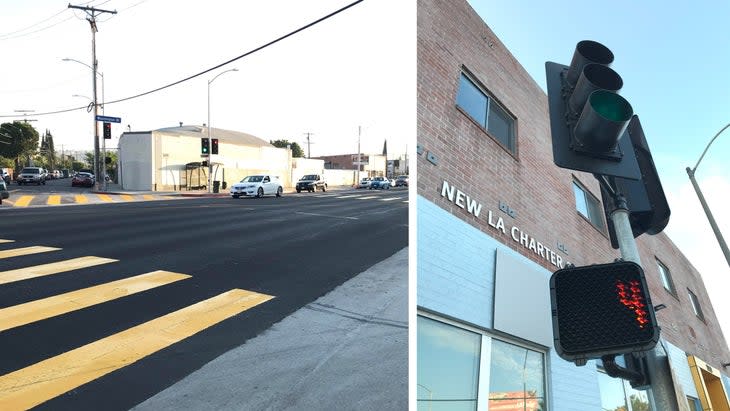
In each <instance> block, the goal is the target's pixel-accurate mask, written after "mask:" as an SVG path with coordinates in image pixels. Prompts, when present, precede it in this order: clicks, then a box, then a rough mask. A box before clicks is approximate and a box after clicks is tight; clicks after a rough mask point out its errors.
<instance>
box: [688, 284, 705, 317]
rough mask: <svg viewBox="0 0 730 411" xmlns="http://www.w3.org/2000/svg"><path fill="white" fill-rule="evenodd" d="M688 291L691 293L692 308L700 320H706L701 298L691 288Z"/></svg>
mask: <svg viewBox="0 0 730 411" xmlns="http://www.w3.org/2000/svg"><path fill="white" fill-rule="evenodd" d="M687 292H688V293H689V301H690V302H691V303H692V310H694V312H695V315H696V316H697V318H699V319H700V320H702V321H705V316H704V314H702V307H701V306H700V300H699V299H698V298H697V296H696V295H695V293H693V292H692V290H690V289H689V288H688V289H687Z"/></svg>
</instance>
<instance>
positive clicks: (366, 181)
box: [357, 177, 373, 188]
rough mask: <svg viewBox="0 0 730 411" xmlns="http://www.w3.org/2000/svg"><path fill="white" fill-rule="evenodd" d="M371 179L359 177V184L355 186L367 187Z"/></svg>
mask: <svg viewBox="0 0 730 411" xmlns="http://www.w3.org/2000/svg"><path fill="white" fill-rule="evenodd" d="M372 181H373V180H372V179H371V178H370V177H364V178H361V179H360V184H358V185H357V188H369V187H370V183H371V182H372Z"/></svg>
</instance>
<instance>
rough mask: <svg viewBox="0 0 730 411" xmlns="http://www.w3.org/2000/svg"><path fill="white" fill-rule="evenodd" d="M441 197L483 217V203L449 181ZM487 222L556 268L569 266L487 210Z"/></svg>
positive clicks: (528, 236) (443, 188) (548, 249)
mask: <svg viewBox="0 0 730 411" xmlns="http://www.w3.org/2000/svg"><path fill="white" fill-rule="evenodd" d="M441 196H442V197H444V198H446V199H448V200H449V201H451V202H452V203H454V204H456V205H457V206H458V207H460V208H462V209H464V210H466V211H467V212H468V213H469V214H472V215H474V217H477V218H479V216H480V215H483V214H482V209H483V208H484V207H483V206H482V204H481V203H479V202H478V201H476V200H474V199H473V198H471V197H470V196H469V195H467V194H466V193H464V192H463V191H461V190H458V189H456V187H454V186H453V185H450V184H449V183H448V182H447V181H444V183H443V186H441ZM482 218H484V217H482ZM486 220H487V224H489V226H491V227H492V228H493V229H495V230H497V231H500V232H501V233H502V234H503V235H509V236H510V237H511V238H512V240H513V241H514V242H516V243H518V244H520V245H521V246H523V247H524V248H526V249H528V250H530V251H532V252H533V253H535V254H536V255H538V256H540V257H541V258H543V259H545V261H548V262H549V263H550V264H552V265H554V266H555V267H558V268H564V267H565V265H566V264H569V262H568V261H565V260H563V257H562V256H560V255H558V254H557V253H556V252H555V251H554V250H551V249H550V248H548V247H547V246H545V244H543V243H542V242H540V241H538V240H536V239H535V238H534V237H532V236H531V235H529V234H528V233H526V232H524V231H522V230H520V228H519V227H517V226H516V225H512V226H510V227H508V226H506V225H505V223H504V219H503V218H502V217H501V216H496V215H495V214H494V213H493V212H492V210H487V213H486Z"/></svg>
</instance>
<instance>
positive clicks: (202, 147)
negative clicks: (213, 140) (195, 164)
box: [200, 137, 210, 154]
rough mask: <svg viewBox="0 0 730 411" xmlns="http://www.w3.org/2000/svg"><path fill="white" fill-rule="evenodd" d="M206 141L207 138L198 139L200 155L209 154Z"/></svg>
mask: <svg viewBox="0 0 730 411" xmlns="http://www.w3.org/2000/svg"><path fill="white" fill-rule="evenodd" d="M208 143H209V142H208V139H207V138H205V137H204V138H201V139H200V153H201V154H208V153H210V146H208Z"/></svg>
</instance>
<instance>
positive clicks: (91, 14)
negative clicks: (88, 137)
mask: <svg viewBox="0 0 730 411" xmlns="http://www.w3.org/2000/svg"><path fill="white" fill-rule="evenodd" d="M68 8H70V9H79V10H83V11H85V12H86V14H87V15H88V17H87V18H86V20H87V21H88V22H89V24H90V25H91V65H92V66H91V71H92V73H91V77H92V81H93V86H92V87H93V90H94V117H93V119H92V120H93V121H94V133H93V134H94V166H93V169H94V175H95V176H96V183H95V189H96V190H98V189H99V184H100V183H99V178H100V176H101V179H102V182H103V181H104V176H103V175H101V172H100V171H101V164H100V162H99V124H98V122H97V121H96V116H97V115H98V114H99V104H98V101H97V98H96V88H97V87H96V76H97V73H98V70H97V67H98V64H99V62H98V61H96V32H97V31H99V30H98V29H97V27H96V16H98V15H99V14H101V13H111V14H117V12H116V10H114V11H111V10H102V9H96V8H93V7H85V6H73V5H71V4H69V5H68Z"/></svg>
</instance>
